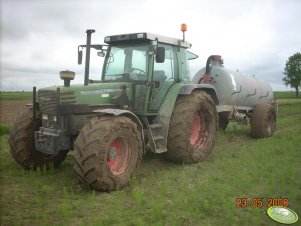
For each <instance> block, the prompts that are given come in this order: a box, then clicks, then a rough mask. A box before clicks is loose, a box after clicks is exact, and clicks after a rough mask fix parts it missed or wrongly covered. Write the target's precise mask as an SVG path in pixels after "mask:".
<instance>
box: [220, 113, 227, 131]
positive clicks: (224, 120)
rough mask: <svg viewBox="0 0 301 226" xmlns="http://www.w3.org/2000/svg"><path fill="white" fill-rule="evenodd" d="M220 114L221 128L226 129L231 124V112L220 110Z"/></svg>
mask: <svg viewBox="0 0 301 226" xmlns="http://www.w3.org/2000/svg"><path fill="white" fill-rule="evenodd" d="M218 116H219V129H221V130H223V131H225V130H226V129H227V126H228V124H229V118H228V116H229V113H228V112H220V113H218Z"/></svg>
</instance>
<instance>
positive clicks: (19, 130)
mask: <svg viewBox="0 0 301 226" xmlns="http://www.w3.org/2000/svg"><path fill="white" fill-rule="evenodd" d="M32 115H33V112H32V109H28V110H26V111H25V112H23V113H22V114H21V115H20V116H19V117H18V118H17V119H16V121H15V123H14V124H13V126H12V128H11V130H10V132H9V140H8V142H9V145H10V153H11V155H12V156H13V157H14V159H15V160H16V161H17V162H18V163H19V164H20V165H21V166H23V167H24V168H26V169H36V168H37V167H43V166H46V167H49V166H51V165H53V166H55V167H57V166H59V164H60V163H61V162H62V161H63V160H65V158H66V156H67V152H68V150H66V151H60V152H59V154H57V155H46V154H43V153H41V152H39V151H37V150H35V147H34V131H36V130H38V129H39V127H40V126H41V125H42V120H41V113H40V112H39V111H37V113H36V120H35V122H34V121H33V116H32Z"/></svg>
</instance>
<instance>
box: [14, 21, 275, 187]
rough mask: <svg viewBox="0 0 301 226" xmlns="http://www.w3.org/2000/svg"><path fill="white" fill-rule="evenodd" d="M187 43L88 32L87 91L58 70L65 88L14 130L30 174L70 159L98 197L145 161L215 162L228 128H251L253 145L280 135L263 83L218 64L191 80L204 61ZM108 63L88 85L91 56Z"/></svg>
mask: <svg viewBox="0 0 301 226" xmlns="http://www.w3.org/2000/svg"><path fill="white" fill-rule="evenodd" d="M181 30H182V32H183V39H175V38H169V37H165V36H161V35H155V34H151V33H146V32H142V33H132V34H122V35H112V36H107V37H105V38H104V43H105V44H91V36H92V34H93V33H94V32H95V30H87V31H86V33H87V39H86V44H85V45H79V46H78V63H79V64H81V63H82V58H83V50H84V49H85V56H86V57H85V76H84V84H83V85H71V84H70V83H71V80H73V79H74V77H75V73H74V72H72V71H68V70H66V71H61V72H60V77H61V79H63V80H64V85H63V86H51V87H46V88H42V89H39V90H36V88H35V87H34V88H33V102H32V105H31V107H30V108H28V109H27V111H25V112H23V113H22V114H21V115H20V116H19V117H18V118H17V119H16V121H15V123H14V124H13V126H12V128H11V130H10V135H9V144H10V152H11V154H12V156H13V157H14V159H15V160H16V161H17V162H18V163H19V164H20V165H22V166H23V167H24V168H26V169H36V168H38V167H45V166H46V167H53V166H54V167H56V166H59V164H60V163H61V162H62V161H63V160H64V159H65V158H66V156H67V153H68V152H69V150H73V154H72V157H73V161H74V170H75V172H76V174H77V175H78V178H79V179H80V180H81V181H83V182H84V183H86V184H88V185H89V186H90V187H91V188H92V189H95V190H103V191H112V190H116V189H120V188H122V187H124V186H126V185H127V184H128V182H129V180H130V178H131V176H132V175H133V173H134V171H135V170H136V169H137V167H138V165H139V163H140V161H141V159H142V157H143V155H144V153H145V152H146V150H147V151H151V152H154V153H162V154H164V155H165V156H166V158H167V159H169V160H171V161H173V162H176V163H196V162H199V161H203V160H205V159H206V158H208V156H209V155H210V154H211V153H212V151H213V148H214V143H215V139H216V134H217V130H218V128H219V127H220V128H221V129H226V127H227V125H228V123H229V120H237V121H239V122H241V123H245V124H248V123H250V124H251V136H252V137H255V138H261V137H269V136H272V135H273V132H274V130H275V122H276V111H275V106H274V105H273V103H272V98H273V92H272V90H271V88H270V86H269V85H268V84H267V83H266V82H264V81H263V80H261V79H259V78H256V77H247V76H244V75H242V74H241V73H239V72H234V71H230V70H227V69H225V68H224V66H223V61H222V59H221V57H220V56H218V55H212V56H210V57H209V58H208V60H207V63H206V67H205V68H203V69H201V70H200V71H199V72H198V73H197V74H196V75H195V76H194V77H193V79H191V76H190V72H189V66H188V61H189V60H193V59H196V58H197V57H198V56H197V55H196V54H193V53H192V52H190V51H189V48H190V47H191V44H190V43H188V42H187V41H186V40H185V31H186V25H185V24H183V25H182V27H181ZM91 49H95V50H97V51H98V53H97V54H98V56H100V57H103V58H104V64H103V69H102V73H101V76H100V77H99V80H92V79H90V78H89V67H90V50H91Z"/></svg>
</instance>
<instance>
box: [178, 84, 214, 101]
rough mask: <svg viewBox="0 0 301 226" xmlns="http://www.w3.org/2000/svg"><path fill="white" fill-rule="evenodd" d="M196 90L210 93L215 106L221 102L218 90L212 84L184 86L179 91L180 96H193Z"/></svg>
mask: <svg viewBox="0 0 301 226" xmlns="http://www.w3.org/2000/svg"><path fill="white" fill-rule="evenodd" d="M194 90H202V91H205V92H206V93H208V94H209V95H210V96H211V98H212V100H213V101H214V103H215V105H218V103H219V101H218V98H217V95H216V90H215V87H214V86H213V85H210V84H184V85H183V86H182V87H181V89H180V90H179V94H182V95H183V94H184V95H185V94H191V93H192V92H193V91H194Z"/></svg>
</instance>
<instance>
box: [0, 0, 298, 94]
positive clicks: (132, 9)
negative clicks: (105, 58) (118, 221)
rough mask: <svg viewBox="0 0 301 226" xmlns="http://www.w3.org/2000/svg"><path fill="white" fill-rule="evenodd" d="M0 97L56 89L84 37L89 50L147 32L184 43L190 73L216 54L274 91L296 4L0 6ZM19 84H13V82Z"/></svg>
mask: <svg viewBox="0 0 301 226" xmlns="http://www.w3.org/2000/svg"><path fill="white" fill-rule="evenodd" d="M0 4H1V7H0V10H1V41H0V43H1V57H0V59H1V74H0V75H1V86H0V89H1V90H11V89H14V90H16V89H20V90H23V89H25V90H29V89H31V87H32V86H33V85H36V86H38V87H43V86H48V85H54V84H62V81H61V80H60V79H59V77H58V73H59V71H61V70H65V69H69V70H73V71H75V72H76V74H77V75H76V79H75V81H73V83H83V66H79V65H77V45H79V44H84V43H85V36H86V34H85V31H86V29H88V28H94V29H96V33H94V34H93V36H92V40H93V41H92V42H93V43H103V38H104V37H105V36H106V35H112V34H122V33H131V32H141V31H147V32H152V33H158V34H162V35H166V36H171V37H177V38H182V34H181V32H180V30H179V29H180V24H181V23H183V22H186V23H187V25H188V31H187V33H186V39H187V40H188V41H189V42H191V43H192V49H191V51H192V52H194V53H196V54H198V55H199V58H198V59H197V60H194V61H192V62H191V64H190V65H191V71H192V74H194V73H196V72H197V71H198V70H199V69H200V68H202V67H203V66H204V65H205V62H206V59H207V57H208V56H209V55H211V54H220V55H222V56H223V58H224V61H225V67H226V68H229V69H234V70H236V69H237V68H238V69H239V70H240V71H242V72H245V73H246V74H251V75H252V74H256V76H260V77H262V78H264V79H266V80H267V81H269V82H271V83H273V84H276V85H277V86H275V87H280V86H281V84H282V76H283V75H282V71H283V67H284V65H285V61H286V59H287V58H288V57H289V56H290V55H292V54H294V53H295V52H298V51H300V46H301V33H300V32H299V31H298V29H297V28H298V26H299V24H298V23H299V21H301V14H300V13H299V9H300V8H301V2H300V1H294V0H292V1H281V0H267V1H259V0H257V1H256V0H255V1H254V0H253V1H251V0H249V1H247V0H246V1H238V0H231V1H221V0H220V1H219V0H213V1H198V0H191V1H189V3H188V2H183V1H178V0H175V1H170V0H168V1H159V0H146V1H139V0H128V1H122V0H112V1H105V0H104V1H92V0H88V1H80V0H64V1H50V0H44V1H35V0H33V1H30V0H29V1H26V2H25V1H17V0H15V1H8V0H2V1H1V3H0ZM95 55H96V53H95V52H92V65H91V77H92V78H94V79H99V78H100V75H101V61H100V59H99V58H98V57H96V56H95ZM16 80H18V84H15V83H14V82H13V81H16Z"/></svg>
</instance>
